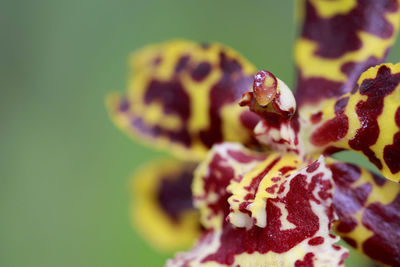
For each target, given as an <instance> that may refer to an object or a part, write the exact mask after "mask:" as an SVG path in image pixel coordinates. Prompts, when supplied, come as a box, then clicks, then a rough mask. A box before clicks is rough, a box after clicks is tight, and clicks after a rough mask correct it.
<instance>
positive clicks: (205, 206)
mask: <svg viewBox="0 0 400 267" xmlns="http://www.w3.org/2000/svg"><path fill="white" fill-rule="evenodd" d="M265 157H266V155H265V154H260V153H257V152H255V151H252V150H249V149H246V148H245V147H243V145H241V144H235V143H223V144H221V145H215V146H214V147H213V148H212V150H211V151H210V153H209V154H208V156H207V158H206V159H205V160H204V161H203V162H202V164H200V165H199V167H198V168H197V169H196V174H195V177H196V178H195V179H194V181H193V186H192V191H193V200H194V205H195V206H196V208H198V209H199V210H200V214H201V223H202V225H203V226H204V227H205V228H207V229H209V228H220V227H221V225H222V222H223V220H224V219H225V217H226V215H227V213H226V209H227V206H228V196H229V194H228V192H227V187H228V186H229V184H230V183H231V181H232V180H234V179H239V177H241V176H243V175H244V174H245V173H247V172H249V171H250V170H251V169H253V168H254V167H255V166H256V165H257V164H259V163H260V162H262V161H263V160H264V159H265Z"/></svg>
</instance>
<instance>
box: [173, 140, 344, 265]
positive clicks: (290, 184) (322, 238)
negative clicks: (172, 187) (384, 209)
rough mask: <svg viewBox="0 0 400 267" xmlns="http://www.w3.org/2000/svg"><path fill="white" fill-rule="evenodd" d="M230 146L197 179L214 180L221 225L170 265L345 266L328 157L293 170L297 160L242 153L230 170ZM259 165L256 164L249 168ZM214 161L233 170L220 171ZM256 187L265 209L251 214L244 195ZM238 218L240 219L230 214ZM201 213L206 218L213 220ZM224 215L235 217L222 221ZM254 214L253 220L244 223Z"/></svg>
mask: <svg viewBox="0 0 400 267" xmlns="http://www.w3.org/2000/svg"><path fill="white" fill-rule="evenodd" d="M226 146H227V147H230V146H231V145H229V144H228V145H225V144H222V145H220V146H217V147H216V148H215V149H214V151H213V152H212V154H211V155H210V156H209V159H208V160H207V161H206V162H204V163H202V164H200V167H199V169H198V170H197V172H196V176H195V181H196V180H201V181H204V182H202V183H200V184H202V185H203V187H206V185H207V184H208V182H209V181H212V183H211V184H210V185H209V188H213V192H214V193H213V194H209V195H207V197H208V199H213V198H212V196H215V195H217V197H215V198H216V199H222V200H224V201H225V204H223V203H221V204H220V205H219V206H218V211H219V212H220V214H221V217H222V219H220V220H219V221H214V222H215V223H216V224H215V225H211V227H210V228H208V230H207V231H206V232H205V233H204V234H203V235H202V237H201V238H200V239H199V240H198V242H197V243H196V245H195V246H194V248H193V249H192V250H191V251H189V252H183V253H178V254H177V255H176V256H175V258H174V259H172V260H169V261H168V262H167V265H166V266H200V265H212V266H343V264H344V259H345V258H346V257H347V256H348V253H347V250H346V249H344V248H342V247H339V246H337V245H335V243H336V242H337V241H338V238H337V237H335V236H333V235H331V234H330V227H331V222H332V220H333V217H334V213H333V205H332V193H333V192H332V189H333V186H332V177H331V172H330V170H329V169H328V168H327V167H326V166H325V164H324V163H323V159H322V158H321V159H320V160H319V161H316V162H314V163H312V164H310V165H308V166H305V167H304V168H302V169H296V170H294V169H293V168H297V166H298V165H299V162H294V157H295V156H289V155H287V154H286V155H282V156H278V155H277V154H266V155H265V156H266V158H264V160H263V161H261V162H260V159H257V160H256V161H254V159H253V157H251V156H250V157H248V156H244V155H245V154H247V153H248V152H244V153H245V154H243V155H241V156H239V158H240V160H239V161H237V159H235V160H234V161H233V162H234V164H233V165H229V163H230V161H231V160H232V156H231V155H228V154H227V153H226V151H229V148H228V149H227V147H226ZM238 148H239V147H238ZM235 150H236V151H237V149H235ZM216 155H219V157H218V156H216ZM236 157H237V156H236ZM210 159H214V160H211V161H210ZM244 159H245V160H244ZM297 160H299V159H297ZM215 161H216V162H215ZM217 162H218V163H217ZM257 162H258V164H257V166H255V167H253V168H252V169H250V168H249V169H250V170H248V171H244V170H245V169H247V168H248V167H250V165H253V163H257ZM241 163H242V164H244V165H242V166H240V165H241ZM286 163H287V164H288V165H287V166H285V164H286ZM203 164H204V165H203ZM215 164H219V165H220V166H225V167H226V168H230V169H231V171H230V172H225V171H221V169H220V168H215V167H214V166H213V165H215ZM285 167H286V168H285ZM226 173H228V175H227V176H225V175H226ZM289 173H290V174H289ZM285 174H289V176H285ZM206 176H209V177H215V178H217V179H218V180H220V181H221V180H224V179H227V180H230V183H229V184H230V185H229V186H228V187H227V189H225V190H223V189H222V190H221V185H222V186H224V185H225V186H226V184H228V183H227V182H226V181H224V183H223V184H221V183H219V186H216V185H215V182H214V181H215V180H207V179H204V177H206ZM278 178H280V179H278ZM195 184H196V182H195V183H194V184H193V185H194V189H195V188H196V186H195ZM271 184H275V185H278V186H273V185H272V186H270V185H271ZM256 188H258V191H259V193H258V194H256V196H255V200H256V202H257V205H258V204H259V205H258V206H263V207H264V208H261V209H252V207H251V206H252V205H253V207H255V206H256V205H255V204H256V202H252V204H250V203H248V201H247V200H249V199H251V196H248V197H246V196H245V197H244V198H242V197H241V196H242V194H241V192H242V191H243V192H244V191H246V192H247V193H249V194H251V195H252V196H253V195H254V192H253V191H254V190H255V189H256ZM256 191H257V190H256ZM264 191H266V192H267V194H264V193H263V192H264ZM218 192H223V194H222V195H218ZM195 196H196V194H195ZM228 199H229V200H228ZM227 200H228V201H227ZM228 203H229V204H230V205H227V204H228ZM234 203H239V206H236V205H233V204H234ZM201 212H203V210H201ZM234 214H238V215H239V216H237V217H236V218H234V217H232V216H230V215H234ZM259 214H263V216H264V217H265V219H266V224H262V223H261V224H260V222H261V220H258V218H259ZM203 215H204V214H202V218H203V219H208V218H209V217H207V216H206V217H205V216H203ZM226 215H229V216H228V217H227V219H226V220H224V218H225V216H226ZM241 216H242V217H243V220H241V219H240V217H241ZM249 216H250V217H251V219H246V218H250V217H249ZM255 218H257V220H256V219H255ZM243 222H244V223H243ZM217 223H219V225H217ZM259 225H260V226H261V227H260V226H259ZM313 264H314V265H313Z"/></svg>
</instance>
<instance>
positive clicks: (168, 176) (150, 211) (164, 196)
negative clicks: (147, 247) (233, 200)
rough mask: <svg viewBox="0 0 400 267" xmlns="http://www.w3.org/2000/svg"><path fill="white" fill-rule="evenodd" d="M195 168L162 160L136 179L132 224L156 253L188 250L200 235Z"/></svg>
mask: <svg viewBox="0 0 400 267" xmlns="http://www.w3.org/2000/svg"><path fill="white" fill-rule="evenodd" d="M195 166H196V165H195V164H190V163H181V162H177V161H172V160H159V161H154V162H152V163H149V164H147V165H145V166H143V167H142V168H141V169H139V170H138V171H137V172H136V173H135V174H134V175H133V179H132V209H131V215H132V221H133V222H134V224H135V226H136V229H137V230H138V231H139V232H140V233H141V234H142V235H143V236H144V237H145V238H146V240H148V241H149V244H151V245H152V246H153V247H155V248H156V249H159V250H162V251H176V250H177V249H183V248H187V247H189V246H190V245H191V244H192V243H193V241H194V240H195V239H196V238H197V237H198V236H199V235H200V231H201V226H200V223H199V213H198V211H197V210H195V209H194V207H193V205H192V192H191V190H190V185H191V183H192V179H193V171H194V169H195Z"/></svg>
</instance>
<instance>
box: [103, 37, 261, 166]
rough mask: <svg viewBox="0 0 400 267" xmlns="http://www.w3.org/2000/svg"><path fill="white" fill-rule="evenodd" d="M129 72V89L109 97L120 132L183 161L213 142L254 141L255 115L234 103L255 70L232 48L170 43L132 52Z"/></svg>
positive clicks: (199, 156) (195, 156)
mask: <svg viewBox="0 0 400 267" xmlns="http://www.w3.org/2000/svg"><path fill="white" fill-rule="evenodd" d="M131 68H132V69H131V71H130V81H129V85H128V91H127V92H126V93H125V94H114V95H111V96H110V97H109V99H108V107H109V111H110V114H111V116H112V118H113V120H114V122H115V124H116V125H117V126H118V127H119V128H121V129H122V130H123V131H124V132H126V133H128V134H129V135H132V136H134V137H139V138H140V139H141V140H145V141H147V143H148V144H150V145H152V146H155V147H162V148H167V149H169V151H171V152H172V153H174V154H175V155H176V156H178V157H180V158H183V159H185V160H186V159H188V158H192V159H202V158H203V156H204V155H205V154H206V152H207V150H208V149H209V148H210V147H211V146H212V145H213V144H214V143H217V142H221V141H236V142H240V143H243V144H250V143H252V142H254V139H253V137H252V134H251V133H252V130H253V128H254V126H255V124H256V123H257V116H256V115H255V114H252V113H251V112H249V111H248V110H247V109H246V108H243V107H240V106H238V105H237V102H238V100H239V99H240V98H241V96H242V94H243V93H244V92H246V91H248V90H249V88H250V87H251V83H252V76H253V75H254V74H255V72H256V69H255V68H254V66H253V65H252V64H250V63H249V62H248V61H247V60H246V59H245V58H243V57H242V56H241V55H240V54H238V53H237V52H235V51H234V50H232V49H231V48H228V47H226V46H223V45H221V44H218V43H214V44H198V43H195V42H190V41H184V40H177V41H170V42H166V43H161V44H158V45H152V46H148V47H146V48H144V49H142V50H140V51H138V52H137V53H135V54H134V55H133V57H132V60H131Z"/></svg>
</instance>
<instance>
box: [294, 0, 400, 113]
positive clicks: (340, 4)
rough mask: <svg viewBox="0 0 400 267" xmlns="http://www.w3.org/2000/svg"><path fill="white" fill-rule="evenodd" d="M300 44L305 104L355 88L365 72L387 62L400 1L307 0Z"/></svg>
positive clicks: (298, 57) (300, 87)
mask: <svg viewBox="0 0 400 267" xmlns="http://www.w3.org/2000/svg"><path fill="white" fill-rule="evenodd" d="M302 3H303V4H304V5H302V9H303V11H304V14H303V17H304V25H303V27H302V29H301V35H300V37H299V39H298V40H297V42H296V47H295V61H296V65H297V68H298V81H297V91H296V98H297V100H298V102H299V104H300V105H303V104H304V103H308V104H316V103H318V102H319V101H320V100H322V99H326V98H331V97H338V96H341V95H343V94H344V93H347V92H350V91H351V90H352V89H353V87H354V86H355V84H356V81H357V79H358V77H359V76H360V74H361V73H362V72H363V71H365V70H366V69H368V68H369V67H371V66H374V65H377V64H380V63H382V62H383V61H384V60H385V58H386V56H387V54H388V51H389V49H390V47H391V46H392V44H393V42H394V40H395V37H396V35H397V31H398V28H399V23H400V8H399V0H380V1H370V0H303V1H302Z"/></svg>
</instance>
